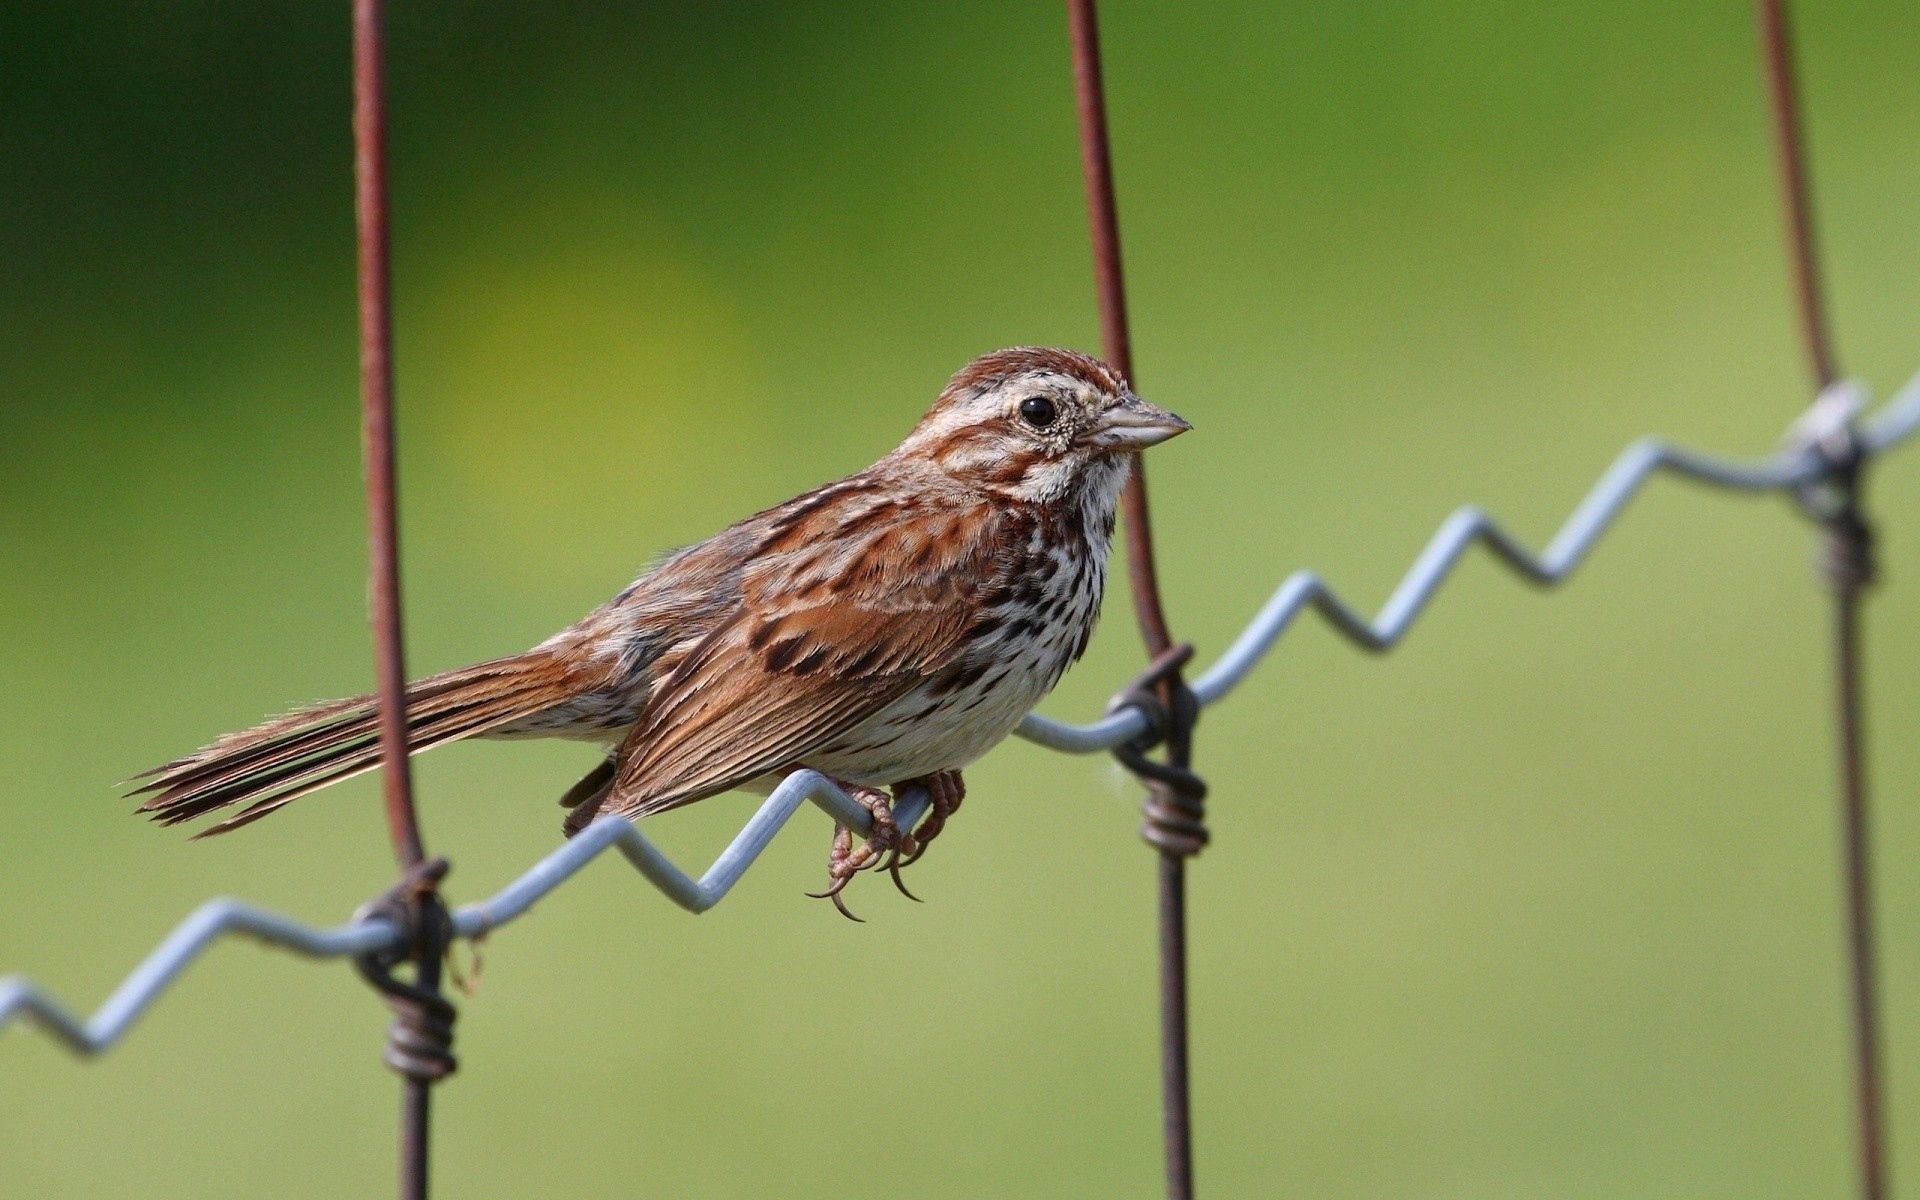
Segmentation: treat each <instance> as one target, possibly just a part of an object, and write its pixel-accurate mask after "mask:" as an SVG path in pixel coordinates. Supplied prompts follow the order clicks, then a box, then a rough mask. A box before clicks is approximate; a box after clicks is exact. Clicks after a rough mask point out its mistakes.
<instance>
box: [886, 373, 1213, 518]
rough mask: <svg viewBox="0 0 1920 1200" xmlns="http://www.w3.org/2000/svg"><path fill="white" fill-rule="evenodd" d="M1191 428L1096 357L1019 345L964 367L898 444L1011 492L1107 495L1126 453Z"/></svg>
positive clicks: (989, 487) (914, 455) (945, 469)
mask: <svg viewBox="0 0 1920 1200" xmlns="http://www.w3.org/2000/svg"><path fill="white" fill-rule="evenodd" d="M1191 428H1192V426H1190V425H1188V424H1187V423H1186V422H1185V421H1183V420H1181V419H1180V418H1179V417H1177V416H1175V415H1174V414H1172V413H1170V412H1168V411H1167V410H1166V409H1164V408H1158V407H1155V406H1154V405H1151V404H1148V403H1147V402H1146V401H1145V400H1142V399H1141V398H1140V397H1138V396H1136V395H1134V394H1133V389H1132V388H1130V387H1128V386H1127V381H1126V380H1124V379H1122V378H1121V377H1120V374H1119V372H1117V371H1115V370H1114V369H1113V368H1111V367H1109V366H1107V365H1106V364H1105V363H1103V362H1101V361H1100V360H1099V359H1096V358H1090V357H1088V356H1087V355H1085V354H1079V353H1076V352H1075V351H1072V350H1052V349H1044V348H1036V347H1030V346H1021V347H1016V348H1014V349H1011V350H997V351H995V352H994V353H992V354H988V355H985V356H984V357H981V358H977V359H975V360H973V361H972V362H970V363H968V364H967V365H966V366H964V367H962V368H961V369H960V372H959V374H957V375H955V376H954V377H953V379H952V380H951V381H950V382H949V383H948V384H947V387H946V390H945V391H943V392H941V393H940V398H939V399H938V400H936V401H935V402H934V405H933V407H932V408H931V409H929V410H928V411H927V415H926V416H924V417H922V418H921V419H920V423H919V424H918V425H917V426H915V427H914V430H913V432H912V433H911V434H909V435H908V436H907V440H906V441H905V442H903V443H901V446H900V448H899V449H898V450H896V451H895V452H894V453H895V455H897V456H904V457H907V458H910V459H916V460H920V461H921V462H923V463H924V464H926V465H929V466H932V467H934V468H936V469H937V470H939V471H940V472H942V473H943V474H945V475H947V476H948V477H950V478H952V479H953V480H954V481H956V482H959V483H962V484H964V485H966V486H968V487H972V488H975V489H978V490H981V491H986V492H991V493H995V494H998V495H1002V496H1005V497H1008V498H1012V499H1017V500H1023V501H1027V502H1031V503H1042V504H1045V503H1053V502H1057V501H1060V500H1063V499H1066V498H1069V497H1075V496H1085V497H1086V498H1088V499H1095V498H1096V496H1095V495H1094V494H1091V493H1097V494H1098V496H1097V498H1098V499H1100V500H1103V501H1104V502H1105V503H1107V504H1111V503H1112V501H1113V499H1114V497H1116V496H1117V495H1118V493H1119V489H1120V486H1121V484H1122V483H1124V482H1125V480H1126V475H1127V464H1128V455H1130V454H1132V453H1134V452H1135V451H1139V450H1144V449H1146V448H1147V447H1148V446H1155V445H1158V444H1159V443H1161V442H1164V441H1166V440H1167V439H1168V438H1170V437H1174V436H1176V435H1178V434H1181V433H1185V432H1186V431H1187V430H1188V429H1191Z"/></svg>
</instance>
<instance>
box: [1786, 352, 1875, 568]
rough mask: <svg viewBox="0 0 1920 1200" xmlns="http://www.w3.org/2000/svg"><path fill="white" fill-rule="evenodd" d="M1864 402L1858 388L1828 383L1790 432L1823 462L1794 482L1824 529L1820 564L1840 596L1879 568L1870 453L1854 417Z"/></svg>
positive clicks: (1804, 507) (1799, 499)
mask: <svg viewBox="0 0 1920 1200" xmlns="http://www.w3.org/2000/svg"><path fill="white" fill-rule="evenodd" d="M1861 403H1862V401H1861V396H1860V393H1859V390H1858V389H1857V388H1854V387H1851V386H1849V385H1846V384H1837V385H1835V386H1833V387H1830V388H1828V389H1826V390H1825V391H1823V392H1822V393H1821V394H1820V397H1819V399H1818V400H1816V401H1815V402H1814V405H1813V407H1812V408H1811V409H1809V410H1808V411H1807V415H1806V417H1805V418H1804V419H1802V420H1801V421H1800V423H1799V424H1798V425H1796V426H1795V427H1794V430H1793V432H1792V434H1791V435H1790V437H1791V444H1792V445H1793V446H1794V447H1795V448H1797V449H1801V450H1805V451H1807V452H1810V453H1812V454H1814V455H1816V456H1817V457H1818V458H1819V460H1820V462H1821V463H1822V465H1823V466H1824V467H1825V470H1823V471H1821V472H1820V473H1819V474H1818V475H1816V476H1815V477H1813V478H1812V479H1810V480H1808V481H1807V482H1805V483H1802V484H1800V485H1798V486H1797V487H1795V488H1794V489H1793V499H1794V503H1795V504H1796V505H1798V506H1799V508H1800V511H1801V512H1803V513H1805V514H1806V515H1807V517H1808V519H1810V520H1812V521H1814V522H1816V523H1818V524H1819V525H1820V527H1821V529H1822V531H1823V534H1824V536H1823V537H1822V538H1821V540H1820V551H1819V555H1818V557H1817V559H1816V566H1817V567H1818V569H1819V571H1820V574H1821V577H1822V578H1824V579H1825V580H1826V582H1827V586H1828V587H1830V588H1832V589H1833V591H1834V592H1835V593H1837V594H1840V595H1854V594H1856V593H1858V592H1861V591H1864V590H1865V589H1866V588H1868V587H1870V586H1872V584H1873V581H1874V579H1875V577H1876V575H1877V573H1878V563H1877V561H1876V559H1875V555H1874V543H1875V537H1874V529H1873V524H1872V522H1871V521H1869V520H1868V519H1867V515H1866V509H1865V506H1864V504H1863V503H1862V498H1861V476H1862V475H1863V474H1864V472H1865V470H1866V466H1867V462H1868V460H1869V459H1870V458H1871V457H1872V447H1871V446H1870V445H1869V444H1868V443H1867V440H1866V439H1865V438H1864V437H1862V436H1861V433H1860V429H1859V427H1858V425H1857V424H1856V422H1855V418H1856V417H1857V416H1858V414H1859V411H1860V408H1861Z"/></svg>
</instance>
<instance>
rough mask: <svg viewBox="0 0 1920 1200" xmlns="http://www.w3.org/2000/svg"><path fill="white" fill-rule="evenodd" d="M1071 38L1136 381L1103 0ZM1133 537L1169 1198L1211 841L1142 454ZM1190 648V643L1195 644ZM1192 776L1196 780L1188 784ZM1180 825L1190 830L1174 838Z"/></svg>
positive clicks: (1131, 569) (1106, 308) (1077, 3)
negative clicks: (1197, 885)
mask: <svg viewBox="0 0 1920 1200" xmlns="http://www.w3.org/2000/svg"><path fill="white" fill-rule="evenodd" d="M1067 25H1068V35H1069V38H1070V40H1071V41H1072V44H1073V85H1074V99H1075V105H1076V108H1077V109H1078V113H1079V123H1080V165H1081V170H1082V174H1083V175H1084V176H1085V180H1086V189H1087V224H1088V227H1089V230H1090V232H1091V234H1092V239H1093V277H1094V287H1095V290H1096V292H1097V293H1098V295H1099V301H1100V334H1101V341H1102V343H1103V345H1104V349H1105V351H1106V356H1107V361H1108V362H1110V363H1112V364H1113V366H1114V367H1115V369H1117V370H1118V371H1119V372H1120V373H1121V374H1122V375H1124V376H1126V378H1127V380H1128V382H1130V383H1136V384H1137V382H1138V380H1137V379H1136V377H1135V375H1134V371H1133V345H1132V340H1131V338H1130V337H1129V335H1128V328H1127V293H1126V285H1125V281H1124V279H1123V276H1122V272H1121V267H1120V219H1119V215H1118V212H1117V211H1116V206H1115V203H1114V194H1113V152H1112V148H1111V144H1110V142H1109V140H1108V137H1107V101H1106V90H1105V87H1104V86H1103V83H1102V80H1101V74H1100V30H1099V18H1098V15H1097V13H1096V12H1095V0H1067ZM1122 511H1123V513H1124V515H1125V524H1126V538H1127V577H1128V582H1129V583H1130V584H1131V591H1132V594H1133V611H1134V616H1135V618H1136V619H1137V620H1138V622H1139V625H1140V635H1141V638H1142V639H1143V640H1144V641H1145V642H1146V647H1147V657H1148V659H1150V660H1152V662H1153V663H1154V664H1155V666H1154V667H1153V668H1149V673H1148V675H1147V676H1143V677H1142V679H1143V682H1144V683H1146V684H1148V685H1150V686H1151V687H1152V689H1153V690H1154V693H1155V694H1156V695H1157V697H1158V700H1159V712H1160V713H1162V714H1164V715H1165V716H1166V718H1167V719H1166V720H1163V721H1162V722H1160V724H1161V728H1159V729H1158V730H1156V731H1155V733H1156V734H1157V735H1158V736H1157V739H1155V740H1160V741H1164V743H1165V745H1166V747H1167V763H1166V766H1167V769H1169V770H1171V771H1174V772H1177V773H1179V775H1180V776H1181V777H1182V779H1183V786H1180V787H1175V786H1174V785H1173V784H1171V783H1169V782H1168V781H1167V780H1166V779H1165V778H1160V777H1155V776H1152V775H1148V774H1143V773H1142V772H1141V771H1140V770H1139V769H1138V764H1139V763H1140V762H1143V761H1145V758H1144V751H1145V748H1146V747H1145V746H1144V745H1142V746H1137V747H1133V748H1132V750H1133V754H1134V761H1132V762H1129V760H1128V759H1127V758H1126V757H1124V756H1123V757H1122V762H1128V763H1129V766H1130V768H1131V769H1134V770H1135V774H1136V775H1137V776H1139V778H1140V780H1141V782H1142V783H1144V784H1145V785H1146V787H1147V792H1148V800H1147V804H1146V808H1145V813H1146V820H1145V824H1144V826H1143V830H1142V832H1143V833H1144V834H1145V836H1146V838H1147V840H1148V842H1149V843H1150V844H1152V845H1153V846H1154V847H1155V848H1156V849H1157V850H1158V851H1159V854H1158V859H1159V929H1160V1053H1161V1058H1160V1080H1161V1113H1162V1121H1163V1124H1164V1134H1165V1142H1166V1151H1165V1153H1166V1174H1167V1195H1168V1197H1169V1198H1170V1200H1187V1198H1188V1197H1190V1196H1192V1195H1193V1120H1192V1102H1191V1099H1190V1095H1191V1088H1190V1083H1189V1078H1190V1072H1189V1056H1188V1049H1187V1047H1188V1034H1187V898H1186V893H1187V885H1186V856H1187V855H1189V854H1193V853H1197V852H1198V850H1199V848H1200V847H1201V846H1202V845H1204V844H1205V843H1206V831H1205V826H1204V824H1203V823H1202V822H1203V819H1204V815H1205V810H1204V808H1203V807H1202V806H1201V802H1202V799H1203V798H1204V796H1205V794H1206V788H1205V785H1204V784H1201V783H1200V781H1199V777H1198V776H1196V775H1194V774H1193V772H1192V771H1191V770H1189V769H1188V766H1189V759H1190V757H1191V751H1192V733H1193V722H1194V719H1195V717H1196V716H1197V714H1198V712H1199V704H1198V703H1197V702H1196V701H1195V700H1194V697H1193V693H1192V692H1191V691H1190V690H1189V689H1188V688H1187V685H1186V684H1185V682H1184V681H1182V680H1181V678H1180V666H1181V664H1182V663H1183V662H1184V661H1185V658H1186V655H1185V654H1178V653H1177V651H1176V649H1175V647H1174V645H1173V636H1172V634H1170V633H1169V632H1168V631H1167V618H1166V613H1165V610H1164V609H1163V608H1162V606H1161V602H1160V582H1159V577H1158V572H1157V571H1156V569H1155V566H1154V557H1153V526H1152V520H1151V517H1150V515H1149V513H1148V509H1147V477H1146V473H1145V469H1144V465H1143V464H1142V463H1141V461H1140V457H1139V456H1138V455H1135V456H1134V460H1133V471H1132V473H1131V475H1129V476H1128V479H1127V490H1126V493H1125V495H1124V496H1123V498H1122ZM1188 652H1189V653H1190V652H1191V651H1190V648H1189V649H1188ZM1187 781H1190V784H1191V786H1186V785H1185V784H1186V782H1187ZM1173 825H1179V826H1181V827H1182V828H1183V829H1184V828H1185V827H1186V826H1189V825H1190V826H1191V827H1192V829H1191V832H1189V833H1187V834H1185V835H1183V836H1165V835H1167V834H1168V830H1169V829H1170V828H1172V826H1173Z"/></svg>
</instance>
